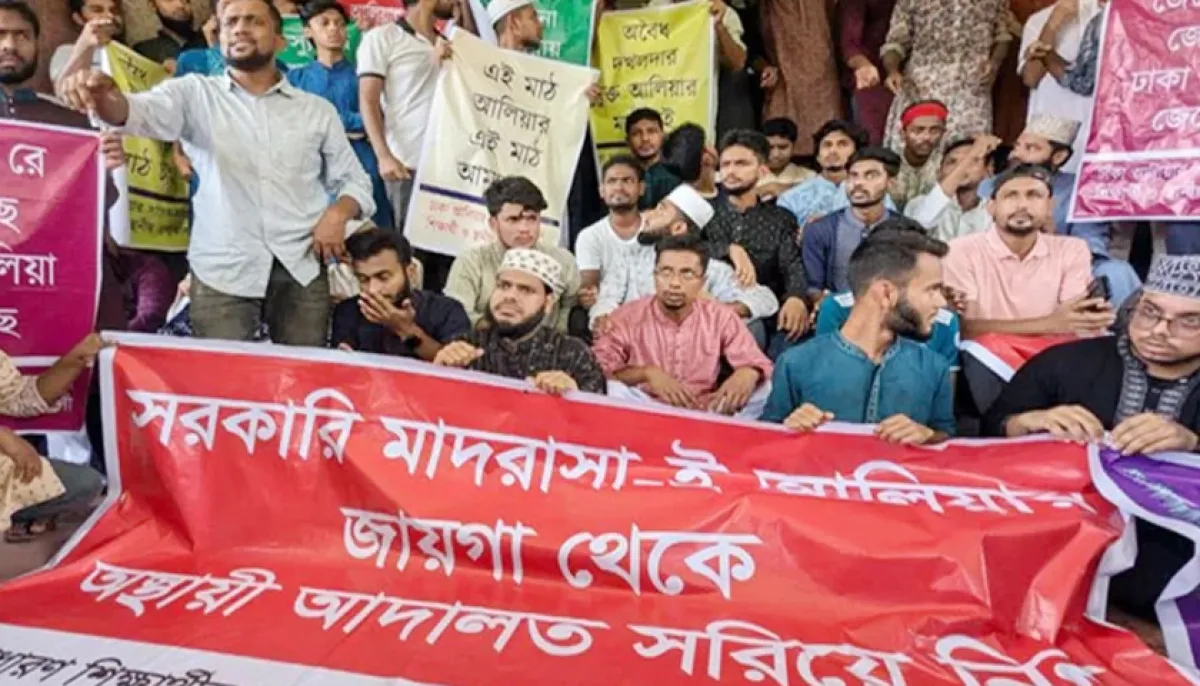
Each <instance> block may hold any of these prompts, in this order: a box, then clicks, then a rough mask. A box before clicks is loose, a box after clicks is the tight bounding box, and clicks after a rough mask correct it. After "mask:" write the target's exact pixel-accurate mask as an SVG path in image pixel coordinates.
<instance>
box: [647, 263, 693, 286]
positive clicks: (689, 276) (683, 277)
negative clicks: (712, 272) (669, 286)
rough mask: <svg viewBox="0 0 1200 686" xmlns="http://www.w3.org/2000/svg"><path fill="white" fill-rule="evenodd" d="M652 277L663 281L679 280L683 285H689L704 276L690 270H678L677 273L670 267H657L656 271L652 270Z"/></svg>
mask: <svg viewBox="0 0 1200 686" xmlns="http://www.w3.org/2000/svg"><path fill="white" fill-rule="evenodd" d="M654 275H655V276H656V277H658V278H660V279H662V280H663V281H671V280H672V279H679V280H680V281H682V282H683V283H691V282H693V281H698V280H699V279H700V277H702V276H704V272H698V271H694V270H692V269H680V270H679V271H675V270H674V269H671V268H670V267H659V268H658V269H655V270H654Z"/></svg>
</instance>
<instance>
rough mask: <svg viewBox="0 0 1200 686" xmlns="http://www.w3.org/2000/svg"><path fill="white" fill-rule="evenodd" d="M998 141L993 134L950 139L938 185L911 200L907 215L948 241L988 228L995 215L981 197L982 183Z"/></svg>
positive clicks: (932, 234) (939, 238)
mask: <svg viewBox="0 0 1200 686" xmlns="http://www.w3.org/2000/svg"><path fill="white" fill-rule="evenodd" d="M998 145H1000V139H999V138H996V137H995V136H990V135H979V136H976V137H975V138H963V139H961V140H958V141H955V142H953V143H951V144H950V145H949V146H948V147H947V148H946V150H945V152H944V153H942V163H941V169H940V171H939V177H938V183H937V185H935V186H934V187H933V190H931V191H930V192H929V193H927V194H925V195H918V196H917V197H915V198H912V199H911V200H909V201H908V204H907V205H905V206H904V216H906V217H908V218H909V219H913V220H915V221H916V222H917V223H919V224H920V225H921V226H923V227H925V229H926V230H927V231H929V235H931V236H933V237H934V238H937V239H938V240H941V241H946V242H949V241H951V240H953V239H955V238H958V237H959V236H966V235H969V234H972V233H979V232H981V231H986V230H987V229H988V227H989V226H991V225H992V216H991V214H989V213H988V210H987V203H986V202H984V201H983V199H982V198H980V197H979V184H980V182H982V181H983V179H984V177H985V176H987V156H988V155H990V154H991V153H992V151H993V150H995V149H996V146H998Z"/></svg>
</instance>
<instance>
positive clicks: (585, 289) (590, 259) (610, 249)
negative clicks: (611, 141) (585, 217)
mask: <svg viewBox="0 0 1200 686" xmlns="http://www.w3.org/2000/svg"><path fill="white" fill-rule="evenodd" d="M645 173H646V172H645V171H644V170H643V169H642V165H641V163H640V162H638V159H637V158H636V157H634V156H632V155H617V156H616V157H613V158H611V159H609V160H608V161H607V162H605V163H604V168H603V169H602V170H601V172H600V197H601V198H602V199H603V200H604V204H605V205H606V206H607V207H608V216H607V217H605V218H604V219H601V220H600V221H598V222H596V223H595V224H592V225H591V226H589V227H587V228H586V229H584V230H583V231H581V232H579V238H577V239H576V240H575V261H576V262H577V263H578V265H579V277H580V289H579V304H580V305H581V306H583V307H584V308H585V309H590V308H591V307H592V306H593V305H595V304H596V296H597V294H598V293H599V289H600V281H601V280H602V279H603V278H604V273H605V272H606V271H608V272H611V271H612V270H613V268H614V267H615V265H616V263H617V262H619V261H620V260H622V259H624V258H625V255H626V254H627V253H629V252H631V251H636V250H637V249H638V240H637V237H638V234H639V233H641V231H642V229H643V228H644V227H645V225H646V222H645V220H644V219H643V218H642V215H641V213H639V212H638V208H637V205H638V198H640V197H641V195H642V188H643V183H642V179H643V178H644V176H645Z"/></svg>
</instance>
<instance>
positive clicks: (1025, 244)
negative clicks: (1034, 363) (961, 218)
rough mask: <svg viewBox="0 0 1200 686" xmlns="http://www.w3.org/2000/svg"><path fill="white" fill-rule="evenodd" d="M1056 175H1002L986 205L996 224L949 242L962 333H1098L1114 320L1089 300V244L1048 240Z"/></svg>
mask: <svg viewBox="0 0 1200 686" xmlns="http://www.w3.org/2000/svg"><path fill="white" fill-rule="evenodd" d="M1053 204H1054V198H1053V189H1052V187H1051V184H1050V173H1049V172H1048V171H1047V170H1045V169H1043V168H1042V167H1036V166H1033V165H1019V166H1017V167H1014V168H1013V169H1010V170H1009V171H1007V172H1005V173H1004V174H1002V175H1001V176H1000V178H999V180H997V182H996V192H995V196H994V197H993V198H992V199H991V201H989V202H988V208H989V210H990V211H991V213H992V218H993V221H994V224H993V226H992V228H991V229H989V230H987V231H984V232H983V233H976V234H971V235H969V236H963V237H961V238H956V239H954V240H953V241H950V254H949V255H948V256H947V257H946V283H947V284H948V285H950V286H952V287H953V288H954V289H955V290H957V291H961V292H962V293H963V294H964V296H965V301H966V305H965V311H964V313H963V334H964V335H965V336H967V337H968V338H971V337H974V336H979V335H981V334H985V333H1004V334H1018V335H1028V336H1042V335H1055V334H1068V333H1083V334H1095V333H1099V332H1102V331H1104V330H1105V329H1107V328H1108V327H1109V326H1110V325H1111V324H1112V323H1113V320H1114V319H1115V316H1114V315H1113V311H1112V307H1111V306H1110V305H1109V304H1108V303H1107V302H1105V300H1104V298H1089V297H1087V291H1088V284H1089V283H1090V282H1091V280H1092V256H1091V254H1090V253H1089V252H1088V246H1087V243H1085V242H1084V241H1083V239H1081V238H1075V237H1073V236H1059V235H1056V234H1054V233H1052V232H1051V233H1048V232H1047V231H1048V230H1049V227H1050V226H1051V222H1052V219H1051V208H1052V207H1053Z"/></svg>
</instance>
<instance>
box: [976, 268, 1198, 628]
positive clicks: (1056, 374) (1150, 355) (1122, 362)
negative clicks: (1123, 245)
mask: <svg viewBox="0 0 1200 686" xmlns="http://www.w3.org/2000/svg"><path fill="white" fill-rule="evenodd" d="M1130 304H1131V305H1132V311H1131V314H1130V317H1129V322H1128V329H1127V330H1126V331H1122V332H1119V334H1118V335H1117V336H1105V337H1101V338H1089V339H1085V340H1079V341H1072V342H1070V343H1064V344H1062V345H1058V346H1055V347H1053V348H1049V349H1048V350H1045V351H1043V352H1042V353H1040V354H1038V355H1037V356H1035V357H1034V358H1033V359H1031V360H1029V361H1028V362H1026V363H1025V364H1024V366H1022V367H1021V369H1020V370H1018V371H1017V373H1016V375H1015V376H1014V377H1013V379H1012V381H1011V382H1010V383H1009V384H1008V385H1007V386H1006V387H1005V388H1004V390H1003V392H1002V393H1001V394H1000V398H999V399H998V400H997V401H996V402H995V404H993V405H992V406H991V408H990V409H989V410H988V413H987V415H986V416H985V417H984V421H983V431H984V433H985V434H986V435H991V436H1010V437H1016V436H1026V435H1029V434H1036V433H1047V434H1049V435H1051V436H1055V437H1058V438H1065V439H1069V440H1074V441H1095V442H1100V441H1102V440H1105V434H1106V432H1107V433H1108V435H1109V438H1108V440H1107V443H1108V444H1109V445H1111V446H1112V447H1113V448H1115V449H1117V450H1119V451H1120V452H1121V453H1123V454H1127V455H1132V454H1137V453H1142V454H1146V455H1153V454H1155V453H1166V452H1177V453H1189V454H1191V456H1192V457H1193V458H1194V457H1195V456H1196V454H1197V453H1198V452H1200V438H1197V435H1198V434H1200V256H1196V255H1190V256H1185V257H1161V258H1159V260H1158V261H1157V262H1156V263H1155V265H1154V266H1153V267H1152V268H1151V270H1150V274H1149V277H1148V278H1147V280H1146V287H1145V289H1144V290H1143V292H1142V293H1141V295H1140V296H1135V298H1134V300H1132V301H1131V302H1130ZM1136 531H1137V561H1136V563H1135V564H1134V566H1133V568H1132V569H1129V570H1128V571H1126V572H1123V573H1122V574H1119V575H1117V576H1116V577H1114V579H1113V584H1112V587H1111V600H1112V602H1113V604H1114V605H1116V606H1117V607H1119V608H1120V609H1122V610H1124V611H1125V612H1128V613H1130V614H1132V615H1134V616H1136V617H1139V618H1141V619H1144V620H1147V621H1156V614H1155V608H1154V605H1155V602H1156V601H1157V599H1158V597H1159V595H1161V593H1162V591H1163V589H1164V587H1165V586H1166V584H1167V582H1168V581H1169V580H1170V579H1172V578H1173V577H1174V576H1175V575H1176V573H1177V572H1178V571H1179V570H1180V569H1181V568H1182V567H1183V565H1184V564H1186V563H1187V562H1188V560H1190V559H1191V557H1192V548H1193V545H1192V543H1191V542H1190V541H1188V540H1187V539H1184V538H1182V537H1180V536H1178V535H1176V534H1174V533H1171V532H1169V531H1166V530H1165V529H1162V528H1160V527H1158V526H1155V525H1152V524H1150V523H1148V522H1145V521H1142V520H1137V522H1136Z"/></svg>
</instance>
